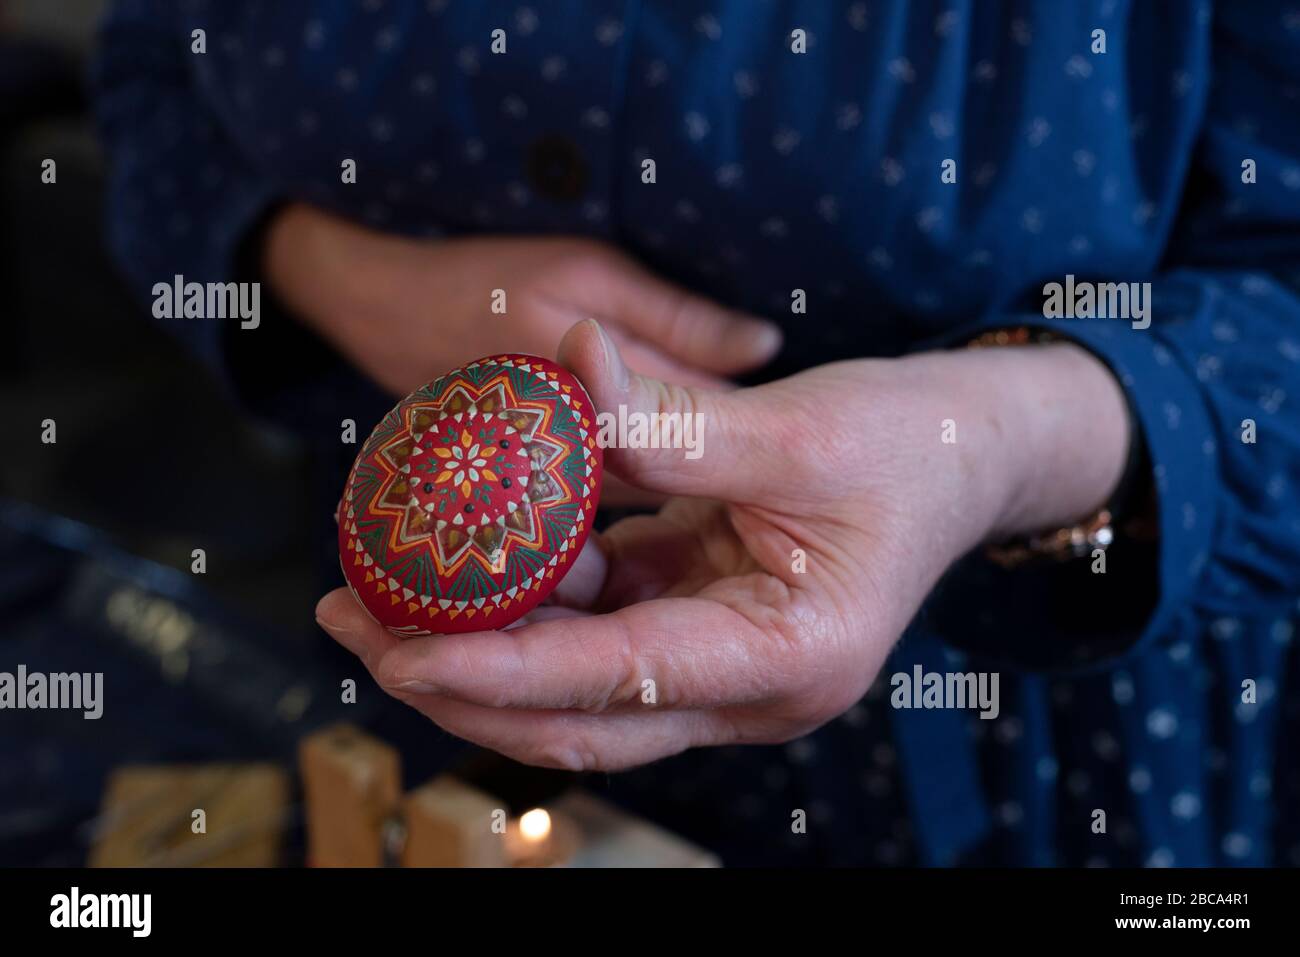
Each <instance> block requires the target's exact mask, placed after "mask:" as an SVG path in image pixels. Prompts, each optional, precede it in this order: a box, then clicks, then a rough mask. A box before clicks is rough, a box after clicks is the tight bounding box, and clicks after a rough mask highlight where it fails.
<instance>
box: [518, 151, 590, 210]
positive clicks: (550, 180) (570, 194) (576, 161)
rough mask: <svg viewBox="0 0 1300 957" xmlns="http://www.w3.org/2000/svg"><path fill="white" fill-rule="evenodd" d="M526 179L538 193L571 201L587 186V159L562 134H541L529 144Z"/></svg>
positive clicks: (549, 197) (548, 197)
mask: <svg viewBox="0 0 1300 957" xmlns="http://www.w3.org/2000/svg"><path fill="white" fill-rule="evenodd" d="M526 162H527V171H528V181H529V182H530V183H532V185H533V189H534V190H536V191H537V194H538V195H539V196H543V197H545V198H547V199H553V200H557V201H559V202H564V203H571V202H573V201H574V200H577V199H578V198H579V197H581V196H582V194H583V192H584V191H585V190H586V188H587V163H586V161H585V160H583V158H582V154H581V153H580V152H579V151H578V147H577V146H576V145H575V144H574V143H573V141H572V140H569V139H567V138H565V137H563V136H555V135H547V136H540V137H538V138H537V139H536V140H534V141H533V143H532V145H531V146H529V147H528V156H527V160H526Z"/></svg>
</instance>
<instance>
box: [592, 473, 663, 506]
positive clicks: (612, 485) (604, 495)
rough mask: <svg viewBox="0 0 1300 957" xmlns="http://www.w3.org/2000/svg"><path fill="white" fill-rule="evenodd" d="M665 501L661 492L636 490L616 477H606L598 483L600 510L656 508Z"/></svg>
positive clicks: (633, 486)
mask: <svg viewBox="0 0 1300 957" xmlns="http://www.w3.org/2000/svg"><path fill="white" fill-rule="evenodd" d="M667 500H668V497H667V496H666V495H664V493H663V492H651V491H650V490H649V489H644V488H637V487H636V486H635V485H629V484H628V483H627V482H624V481H623V480H622V479H621V478H619V477H618V476H617V475H606V476H605V478H604V479H603V480H602V481H601V483H600V505H601V508H637V507H640V508H658V507H659V506H660V505H662V504H663V503H664V502H666V501H667Z"/></svg>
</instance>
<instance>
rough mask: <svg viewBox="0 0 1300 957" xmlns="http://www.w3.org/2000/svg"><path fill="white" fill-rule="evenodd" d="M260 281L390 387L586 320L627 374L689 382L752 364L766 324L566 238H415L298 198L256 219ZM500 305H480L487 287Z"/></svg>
mask: <svg viewBox="0 0 1300 957" xmlns="http://www.w3.org/2000/svg"><path fill="white" fill-rule="evenodd" d="M263 258H264V266H265V273H266V276H267V279H268V281H269V282H270V283H271V285H272V286H273V287H274V288H275V290H276V292H277V293H278V295H279V296H280V298H281V299H282V300H284V302H285V303H286V305H288V306H289V307H290V308H291V309H292V310H293V311H294V312H295V313H296V314H297V315H299V316H300V317H301V318H302V320H303V322H305V323H306V324H307V325H308V326H310V327H311V328H313V329H315V330H316V331H317V332H318V333H319V334H320V335H322V336H323V337H324V338H325V339H326V340H328V341H329V342H331V343H332V344H333V345H334V346H335V347H336V348H338V349H339V350H340V351H341V352H342V353H343V354H344V355H345V356H347V357H348V358H349V359H350V360H351V361H352V362H354V363H355V364H356V366H357V367H358V368H359V369H360V370H361V371H362V372H364V373H365V374H366V375H368V376H369V377H370V378H372V379H373V380H374V381H375V382H377V383H378V384H379V385H381V386H383V387H384V388H385V389H387V390H388V391H389V392H391V393H393V394H394V395H399V396H400V395H406V394H407V393H409V392H410V391H412V390H413V389H416V388H418V387H419V386H421V385H424V384H425V383H426V382H428V381H429V380H431V379H434V378H436V377H437V376H439V375H441V374H442V373H444V372H446V371H447V370H449V369H453V368H455V367H457V366H460V365H463V364H464V363H466V362H470V361H472V360H474V359H477V358H479V357H480V356H485V355H492V354H494V353H500V352H525V353H532V354H536V355H554V354H555V350H556V347H557V346H558V345H559V342H560V338H561V337H562V336H563V335H564V332H565V330H567V329H568V328H569V327H571V326H572V325H573V324H574V323H576V322H579V321H581V320H582V319H586V318H596V319H599V320H600V321H601V322H602V323H603V324H604V326H605V328H606V330H607V331H608V332H609V334H610V336H611V337H612V338H613V339H614V340H615V341H616V342H617V343H618V344H619V347H620V348H621V349H622V350H623V353H624V355H625V356H626V358H627V361H628V363H629V364H630V365H631V367H632V368H633V369H634V370H636V371H637V372H640V373H643V374H645V375H650V376H654V377H656V378H659V379H664V380H666V381H670V382H675V383H679V384H682V385H693V386H713V387H722V386H723V385H724V383H723V381H722V379H721V377H724V376H727V375H732V374H735V373H739V372H743V371H745V370H747V369H751V368H755V367H757V366H760V365H762V364H763V363H764V362H766V361H767V360H769V359H771V358H772V356H773V355H775V353H776V351H777V349H779V348H780V343H781V336H780V332H779V330H778V329H777V327H776V326H775V325H773V324H772V323H769V322H766V321H762V320H758V319H755V318H751V317H749V316H745V315H741V314H739V313H736V312H734V311H732V310H729V309H725V308H723V307H721V306H719V305H717V304H715V303H713V302H711V301H709V300H708V299H704V298H702V297H700V296H697V295H694V294H692V293H689V292H686V291H685V290H683V289H680V288H678V287H676V286H674V285H672V284H670V283H667V282H664V281H663V280H661V279H659V278H657V277H655V276H654V275H652V274H651V273H650V272H648V271H646V270H645V269H644V268H642V267H641V266H639V265H637V264H636V263H635V262H633V261H632V260H631V259H629V258H628V257H626V256H624V255H623V254H621V253H619V252H618V251H617V250H615V249H613V248H612V247H610V246H607V245H605V244H603V243H599V242H596V241H593V240H588V239H578V238H518V237H473V238H466V239H447V240H441V241H436V242H435V241H419V240H412V239H406V238H402V237H397V236H390V235H386V234H383V233H378V232H375V231H373V230H369V229H366V228H363V227H361V226H358V225H356V224H353V223H350V222H348V221H347V220H344V219H341V218H338V217H336V216H333V215H331V214H329V213H325V212H322V211H320V210H317V209H314V208H312V207H310V206H305V205H301V204H298V205H291V206H289V207H287V208H285V209H284V210H283V211H281V212H280V213H279V214H278V215H277V216H276V218H275V220H274V221H273V222H272V223H271V224H270V226H269V227H268V229H267V233H266V238H265V242H264V251H263ZM496 289H501V290H504V291H505V294H506V312H505V314H504V315H498V314H495V313H493V312H492V303H493V290H496Z"/></svg>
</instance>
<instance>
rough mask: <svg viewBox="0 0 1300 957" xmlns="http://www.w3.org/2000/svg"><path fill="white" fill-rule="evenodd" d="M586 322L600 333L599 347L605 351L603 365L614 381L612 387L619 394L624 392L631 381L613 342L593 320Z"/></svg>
mask: <svg viewBox="0 0 1300 957" xmlns="http://www.w3.org/2000/svg"><path fill="white" fill-rule="evenodd" d="M587 321H588V322H590V323H591V324H592V325H593V326H595V327H596V331H597V332H598V333H600V345H601V348H603V349H604V350H605V365H606V366H608V367H609V374H610V375H611V376H612V377H613V379H614V387H615V388H616V389H618V390H619V391H620V392H626V391H627V387H628V385H629V384H630V383H631V379H630V377H629V375H628V371H627V366H625V365H624V364H623V357H622V356H620V355H619V354H618V349H617V348H616V347H615V346H614V340H612V339H611V338H610V337H609V333H608V332H606V331H605V330H604V328H603V327H602V326H601V324H600V323H599V322H597V321H596V320H595V319H588V320H587Z"/></svg>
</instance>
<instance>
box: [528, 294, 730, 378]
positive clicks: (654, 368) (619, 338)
mask: <svg viewBox="0 0 1300 957" xmlns="http://www.w3.org/2000/svg"><path fill="white" fill-rule="evenodd" d="M535 308H536V309H537V310H539V316H540V318H541V319H542V321H543V325H542V326H541V328H544V329H545V330H546V336H547V337H549V336H554V338H553V339H551V342H552V346H550V347H546V348H544V349H543V348H541V347H540V345H538V344H537V343H534V347H532V348H533V351H539V350H540V351H541V352H542V353H549V352H550V351H551V348H553V344H554V342H555V340H556V339H559V338H562V337H563V335H564V333H565V332H567V331H568V330H569V328H571V327H572V326H573V324H574V323H575V322H577V321H578V320H579V319H581V318H582V317H583V315H585V314H586V313H585V312H584V311H583V310H584V309H585V307H581V306H580V307H579V308H576V309H575V308H574V307H573V306H571V305H568V304H564V305H561V304H559V303H554V302H551V301H549V300H545V299H542V300H539V301H538V302H537V303H536V304H535ZM589 311H590V313H591V314H592V315H595V316H599V317H600V318H601V319H603V320H605V321H606V322H608V323H609V325H610V330H611V331H610V335H612V336H613V337H614V339H615V341H616V342H618V344H619V346H620V348H621V349H622V350H623V353H624V357H625V358H626V360H627V362H628V364H629V365H630V366H631V367H632V368H633V369H635V370H636V371H637V372H639V373H641V374H642V375H648V376H652V377H653V378H656V379H662V380H664V381H665V382H676V383H678V384H679V385H690V386H696V387H699V388H708V389H718V390H723V389H729V388H731V384H730V383H729V382H728V381H727V380H726V379H721V378H719V377H717V376H715V375H711V374H709V373H708V372H705V371H704V370H702V369H699V368H697V367H696V366H694V365H692V364H691V363H689V362H683V361H681V360H680V359H677V358H674V357H673V356H671V355H669V354H668V353H667V352H666V351H664V349H663V348H662V347H660V346H658V345H656V344H654V343H652V342H648V341H647V340H645V339H642V338H639V336H638V335H637V331H636V330H635V329H632V328H630V327H628V326H625V325H623V324H622V322H621V320H620V319H619V318H618V317H617V316H615V315H613V314H612V313H611V311H610V310H609V309H607V308H604V307H599V306H598V307H595V308H592V309H590V310H589ZM527 345H528V343H527V342H523V343H522V344H521V348H522V347H523V346H527Z"/></svg>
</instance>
